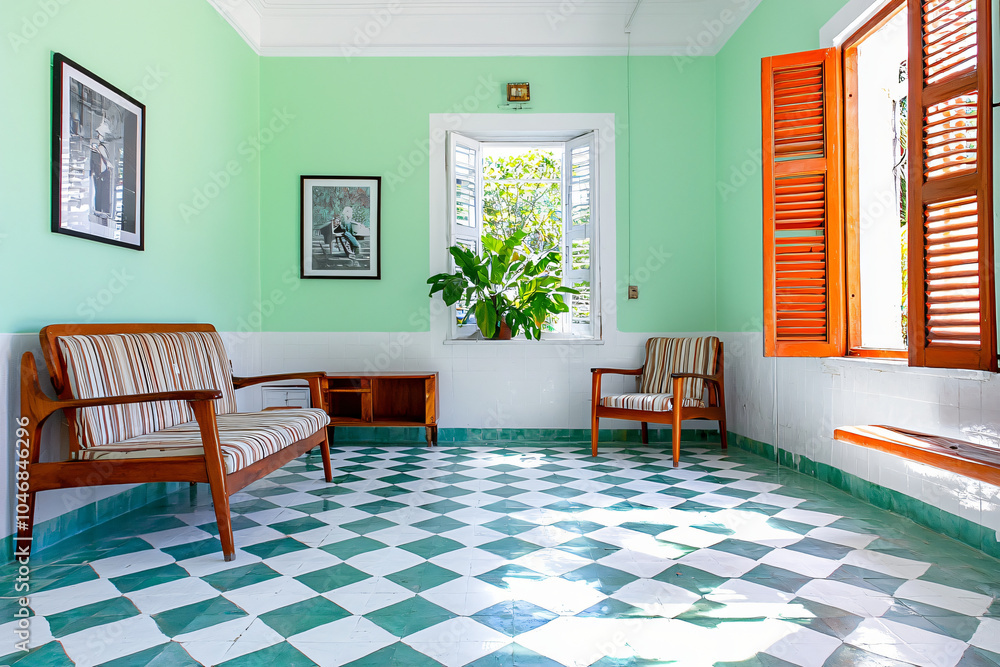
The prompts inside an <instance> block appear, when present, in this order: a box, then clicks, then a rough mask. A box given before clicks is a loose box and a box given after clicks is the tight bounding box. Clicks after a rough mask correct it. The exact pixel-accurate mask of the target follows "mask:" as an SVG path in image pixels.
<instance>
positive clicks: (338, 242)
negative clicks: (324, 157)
mask: <svg viewBox="0 0 1000 667" xmlns="http://www.w3.org/2000/svg"><path fill="white" fill-rule="evenodd" d="M381 196H382V179H381V178H380V177H378V176H303V177H302V220H301V223H302V224H301V227H302V230H301V233H302V238H301V247H302V277H303V278H367V279H371V280H378V279H379V278H381V270H380V268H381V261H380V260H381V258H380V254H381V253H380V252H379V251H380V248H381V241H382V225H381V217H380V216H381V209H382V206H381Z"/></svg>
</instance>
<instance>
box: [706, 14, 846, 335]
mask: <svg viewBox="0 0 1000 667" xmlns="http://www.w3.org/2000/svg"><path fill="white" fill-rule="evenodd" d="M845 4H846V0H807V1H803V0H764V1H763V2H762V3H761V4H760V6H758V7H757V9H756V10H754V12H753V13H752V14H751V15H750V17H749V18H747V20H746V21H745V22H744V23H743V25H742V26H740V28H739V30H737V32H736V34H735V35H733V37H732V38H731V39H730V40H729V42H728V43H727V44H726V46H725V47H723V49H722V50H721V51H720V52H719V54H718V55H717V56H716V57H715V67H716V86H717V103H718V117H717V123H718V130H717V134H716V170H717V176H716V189H717V203H716V234H717V237H718V244H717V261H718V278H717V279H718V285H719V289H718V302H717V308H718V328H719V330H721V331H760V330H761V329H762V320H761V317H762V315H763V307H764V306H763V291H764V286H763V271H764V270H763V247H762V238H763V237H762V234H763V231H762V230H763V213H762V206H763V204H762V199H761V197H762V183H761V168H760V149H761V131H760V123H761V117H760V59H761V58H763V57H765V56H771V55H777V54H781V53H792V52H795V51H807V50H809V49H817V48H819V29H820V28H821V27H822V26H823V25H824V24H825V23H826V22H827V21H829V20H830V18H832V17H833V15H834V14H835V13H837V11H838V10H839V9H840V8H841V7H843V6H844V5H845Z"/></svg>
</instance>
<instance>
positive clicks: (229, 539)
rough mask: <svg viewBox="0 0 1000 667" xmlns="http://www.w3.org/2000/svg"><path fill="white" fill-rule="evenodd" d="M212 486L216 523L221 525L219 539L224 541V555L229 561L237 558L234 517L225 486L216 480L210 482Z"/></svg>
mask: <svg viewBox="0 0 1000 667" xmlns="http://www.w3.org/2000/svg"><path fill="white" fill-rule="evenodd" d="M209 485H210V486H211V488H212V505H214V506H215V523H216V525H217V526H218V527H219V540H221V541H222V556H223V558H224V559H225V560H226V561H227V562H228V561H231V560H235V558H236V543H235V541H234V540H233V519H232V514H231V513H230V511H229V495H228V494H227V493H226V490H225V489H224V488H220V486H219V485H217V484H215V482H210V483H209Z"/></svg>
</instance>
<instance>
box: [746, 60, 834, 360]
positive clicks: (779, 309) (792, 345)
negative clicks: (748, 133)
mask: <svg viewBox="0 0 1000 667" xmlns="http://www.w3.org/2000/svg"><path fill="white" fill-rule="evenodd" d="M761 87H762V96H761V99H762V102H763V107H762V116H763V121H764V132H763V136H764V142H763V149H764V156H763V157H764V351H765V354H766V355H767V356H771V357H773V356H778V357H827V356H839V355H843V354H844V352H845V349H844V345H845V334H844V332H845V296H844V263H843V255H842V253H843V194H842V178H843V175H842V159H843V153H842V148H841V146H842V140H841V126H842V121H841V116H842V111H841V109H842V106H843V104H842V99H841V74H840V57H839V55H838V52H837V50H836V49H823V50H820V51H811V52H807V53H793V54H789V55H783V56H774V57H770V58H764V59H763V61H762V76H761Z"/></svg>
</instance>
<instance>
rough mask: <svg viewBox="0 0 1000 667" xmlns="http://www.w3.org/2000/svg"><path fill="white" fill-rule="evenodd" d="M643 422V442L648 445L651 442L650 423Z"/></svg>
mask: <svg viewBox="0 0 1000 667" xmlns="http://www.w3.org/2000/svg"><path fill="white" fill-rule="evenodd" d="M641 423H642V444H644V445H648V444H649V424H648V423H646V422H641Z"/></svg>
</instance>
